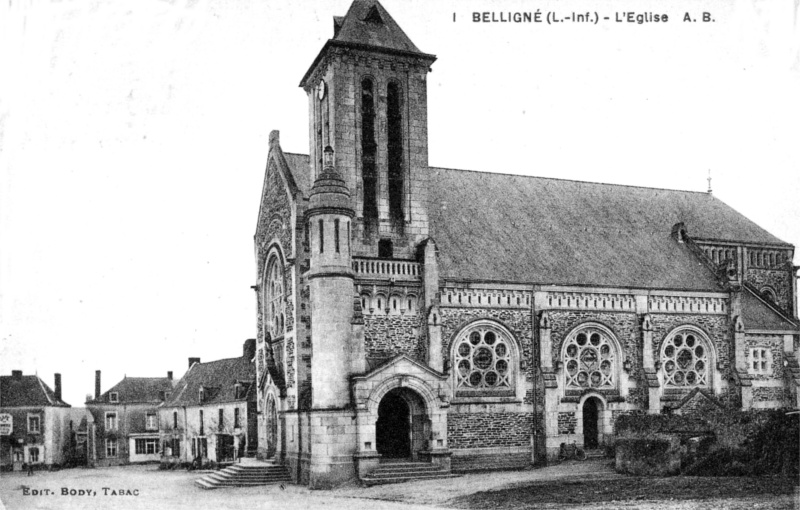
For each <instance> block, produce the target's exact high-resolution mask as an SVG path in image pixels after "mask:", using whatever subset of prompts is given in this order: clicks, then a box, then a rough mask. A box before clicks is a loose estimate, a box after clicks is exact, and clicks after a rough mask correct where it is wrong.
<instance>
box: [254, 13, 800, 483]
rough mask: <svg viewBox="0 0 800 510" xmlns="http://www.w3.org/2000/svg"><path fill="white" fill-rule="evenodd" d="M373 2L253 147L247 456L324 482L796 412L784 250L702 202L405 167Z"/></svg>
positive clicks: (414, 67)
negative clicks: (678, 425)
mask: <svg viewBox="0 0 800 510" xmlns="http://www.w3.org/2000/svg"><path fill="white" fill-rule="evenodd" d="M435 60H436V57H435V56H434V55H431V54H428V53H424V52H423V51H421V50H420V49H418V48H417V47H416V46H415V45H414V43H413V42H411V40H410V39H409V38H408V36H407V35H406V34H405V32H404V31H403V30H402V29H401V28H400V27H399V26H398V25H397V24H396V23H395V21H394V20H393V19H392V17H391V16H390V15H389V13H388V12H387V11H386V10H385V9H384V7H383V6H382V5H381V4H380V3H378V2H377V1H376V0H355V1H354V2H353V4H352V5H351V7H350V9H349V10H348V12H347V14H346V15H345V16H343V17H334V34H333V38H332V39H330V40H328V41H327V42H326V43H325V44H324V46H323V47H322V49H321V50H320V52H319V54H318V56H317V57H316V59H315V60H314V61H313V62H311V65H310V67H309V68H308V71H307V72H306V74H305V76H303V77H302V80H301V83H300V86H301V87H302V88H303V90H304V91H305V92H306V94H307V95H308V118H309V139H310V144H309V154H308V155H301V154H290V153H287V152H284V151H283V150H282V149H281V146H280V140H279V136H278V132H277V131H273V132H272V133H271V134H270V139H269V147H270V149H269V155H268V159H267V164H266V174H265V178H264V185H263V192H262V198H261V204H260V210H259V214H258V223H257V228H256V233H255V254H256V262H257V266H256V269H257V273H256V274H257V285H256V286H255V289H256V295H257V301H258V308H257V309H258V317H257V323H258V340H257V355H256V358H257V383H258V416H259V434H260V437H259V441H258V444H259V454H260V456H262V457H265V458H266V457H270V458H276V459H278V460H279V461H281V462H283V463H285V464H286V465H287V466H288V468H289V469H290V472H291V473H292V477H293V478H294V479H295V481H296V482H298V483H303V484H308V485H309V486H311V487H331V486H334V485H336V484H339V483H342V482H345V481H348V480H351V479H354V478H357V477H364V476H366V475H368V474H369V473H370V472H371V471H373V470H375V469H376V468H378V467H379V466H380V465H381V463H383V462H385V461H386V460H389V459H407V460H409V461H415V462H429V463H431V464H433V465H435V466H439V467H440V468H441V469H443V470H445V471H449V470H453V471H460V470H470V469H487V468H489V469H490V468H493V467H497V468H503V467H514V466H526V465H530V464H531V463H538V462H543V461H545V460H546V459H547V458H552V457H553V456H556V455H557V453H558V448H559V444H560V443H562V442H572V441H577V443H578V444H582V445H584V446H586V447H587V448H598V447H602V446H603V445H604V444H606V443H608V441H609V440H610V435H611V434H612V433H613V426H614V421H615V419H616V418H617V417H618V416H619V415H621V414H623V413H630V412H634V411H640V412H642V411H644V412H651V413H659V412H662V411H664V410H665V409H669V410H671V411H673V412H689V411H690V410H691V409H692V408H693V407H696V406H697V405H699V404H700V403H704V402H706V401H710V402H712V403H713V404H714V405H719V406H730V407H734V408H742V409H750V408H761V407H784V406H791V407H797V406H798V403H800V400H798V399H800V393H798V384H800V375H799V374H800V370H798V363H797V357H796V356H797V350H798V341H799V340H800V336H799V335H800V330H799V329H798V319H797V313H796V310H797V306H796V301H795V299H796V298H795V296H796V288H795V285H796V277H795V273H796V268H795V267H794V266H793V262H792V261H793V257H794V247H793V246H792V245H790V244H787V243H785V242H783V241H781V240H780V239H778V238H776V237H775V236H773V235H771V234H770V233H769V232H767V231H765V230H764V229H762V228H761V227H759V226H758V225H756V224H755V223H753V222H752V221H750V220H748V219H747V218H745V217H744V216H742V215H741V214H739V213H738V212H736V211H735V210H734V209H732V208H731V207H729V206H728V205H726V204H725V203H723V202H721V201H720V200H718V199H717V198H715V197H714V196H712V195H711V194H710V193H697V192H687V191H674V190H664V189H650V188H642V187H634V186H620V185H610V184H602V183H590V182H576V181H568V180H560V179H549V178H538V177H528V176H520V175H507V174H497V173H483V172H474V171H466V170H454V169H446V168H433V167H430V166H428V146H427V143H428V141H427V140H428V138H427V93H426V83H427V74H428V72H429V71H430V70H431V66H432V65H433V64H434V61H435Z"/></svg>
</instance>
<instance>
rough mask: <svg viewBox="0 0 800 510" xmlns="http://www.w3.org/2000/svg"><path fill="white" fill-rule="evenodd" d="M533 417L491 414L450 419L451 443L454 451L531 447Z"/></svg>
mask: <svg viewBox="0 0 800 510" xmlns="http://www.w3.org/2000/svg"><path fill="white" fill-rule="evenodd" d="M532 427H533V414H532V413H528V412H525V413H511V412H489V413H469V414H454V413H453V412H450V413H448V415H447V439H448V442H449V444H450V448H451V449H461V448H489V447H509V446H521V447H529V446H530V441H531V430H532Z"/></svg>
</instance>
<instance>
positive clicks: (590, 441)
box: [581, 397, 605, 449]
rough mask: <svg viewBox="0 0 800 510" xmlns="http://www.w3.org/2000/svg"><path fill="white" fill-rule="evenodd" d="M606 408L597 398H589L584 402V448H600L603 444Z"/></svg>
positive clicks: (582, 408) (582, 407) (582, 409)
mask: <svg viewBox="0 0 800 510" xmlns="http://www.w3.org/2000/svg"><path fill="white" fill-rule="evenodd" d="M604 409H605V406H604V405H603V402H602V401H601V400H600V399H599V398H597V397H589V398H587V399H586V400H584V401H583V405H582V406H581V411H582V414H583V417H582V420H581V421H582V425H583V447H584V448H587V449H592V448H598V447H600V446H601V445H602V444H603V442H604V441H603V411H604Z"/></svg>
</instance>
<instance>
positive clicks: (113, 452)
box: [106, 439, 117, 458]
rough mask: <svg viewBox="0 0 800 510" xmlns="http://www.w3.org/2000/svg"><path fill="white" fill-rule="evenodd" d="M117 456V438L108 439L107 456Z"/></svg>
mask: <svg viewBox="0 0 800 510" xmlns="http://www.w3.org/2000/svg"><path fill="white" fill-rule="evenodd" d="M116 456H117V440H116V439H106V457H111V458H113V457H116Z"/></svg>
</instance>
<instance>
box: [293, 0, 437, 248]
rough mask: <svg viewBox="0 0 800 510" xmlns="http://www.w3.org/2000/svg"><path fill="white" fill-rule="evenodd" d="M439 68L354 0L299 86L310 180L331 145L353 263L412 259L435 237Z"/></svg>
mask: <svg viewBox="0 0 800 510" xmlns="http://www.w3.org/2000/svg"><path fill="white" fill-rule="evenodd" d="M435 60H436V57H435V56H433V55H429V54H426V53H423V52H421V51H420V50H419V49H418V48H417V47H416V46H415V45H414V43H413V42H411V40H410V39H409V38H408V36H407V35H406V34H405V32H403V30H402V29H401V28H400V27H399V26H398V25H397V23H396V22H395V21H394V19H392V17H391V16H390V15H389V13H388V12H387V11H386V9H384V7H383V6H382V5H381V4H380V3H379V2H378V1H377V0H355V1H354V2H353V4H352V5H351V6H350V9H349V10H348V12H347V14H346V15H345V16H344V17H335V18H334V34H333V38H332V39H329V40H328V41H327V42H326V43H325V45H324V46H323V48H322V50H321V51H320V52H319V55H317V57H316V59H315V60H314V62H313V63H312V65H311V67H310V68H309V70H308V71H307V72H306V74H305V76H304V77H303V79H302V81H301V82H300V86H301V87H303V89H304V90H305V91H306V93H307V95H308V101H309V145H310V146H309V156H310V163H311V171H312V172H313V175H312V181H313V180H314V179H316V178H317V177H318V176H319V174H320V173H321V172H323V170H324V150H325V148H326V147H328V146H330V147H331V148H332V149H333V150H334V151H335V153H336V168H337V170H338V172H340V174H341V177H342V179H343V180H344V182H345V185H346V186H347V188H348V189H350V190H351V197H350V207H351V208H352V210H353V211H354V213H355V217H354V219H353V229H352V232H351V235H352V247H353V250H352V251H353V253H352V254H353V255H354V256H365V257H377V256H381V257H390V258H412V257H413V255H414V248H415V246H416V245H417V243H419V242H420V241H421V240H423V239H425V238H426V237H427V236H428V216H427V209H426V203H427V196H426V190H427V182H428V176H427V167H428V133H427V125H428V118H427V74H428V72H429V71H430V66H431V64H432V63H433V62H434V61H435Z"/></svg>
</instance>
